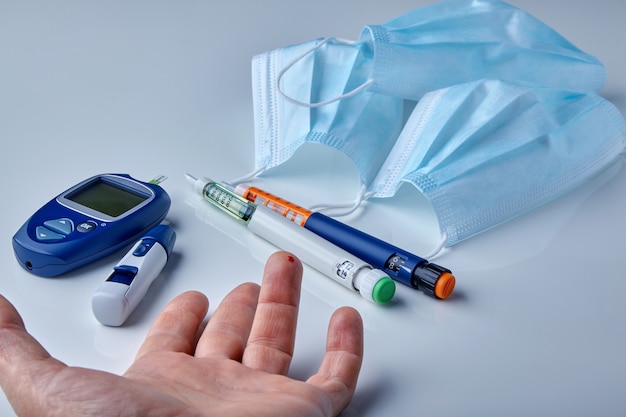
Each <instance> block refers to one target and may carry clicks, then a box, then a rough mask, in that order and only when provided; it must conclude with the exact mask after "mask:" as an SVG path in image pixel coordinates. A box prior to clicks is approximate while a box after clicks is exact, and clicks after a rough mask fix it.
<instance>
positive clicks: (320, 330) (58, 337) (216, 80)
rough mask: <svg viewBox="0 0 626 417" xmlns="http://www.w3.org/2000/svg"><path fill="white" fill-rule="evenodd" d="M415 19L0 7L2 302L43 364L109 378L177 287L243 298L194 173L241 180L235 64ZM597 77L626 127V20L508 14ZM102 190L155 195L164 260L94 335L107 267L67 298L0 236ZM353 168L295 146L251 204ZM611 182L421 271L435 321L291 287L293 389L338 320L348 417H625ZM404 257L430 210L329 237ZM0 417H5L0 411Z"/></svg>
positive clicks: (247, 167) (553, 12) (71, 285)
mask: <svg viewBox="0 0 626 417" xmlns="http://www.w3.org/2000/svg"><path fill="white" fill-rule="evenodd" d="M428 3H429V1H426V0H413V1H409V0H387V1H382V2H381V1H375V2H374V1H357V0H344V1H334V0H333V1H331V0H319V1H317V2H303V1H287V0H266V1H258V2H251V1H240V0H239V1H237V0H234V1H228V2H227V1H212V2H209V1H188V0H184V1H176V2H174V1H165V0H156V1H155V0H150V1H148V0H143V1H139V0H136V1H119V0H113V1H106V2H103V1H78V0H76V1H69V0H58V1H54V2H52V1H43V0H41V1H10V0H0V138H1V146H2V150H1V151H0V178H1V179H2V182H1V185H0V187H1V190H2V196H3V197H2V201H3V203H2V206H3V208H2V222H0V257H1V258H0V259H1V261H2V262H1V264H2V265H3V266H4V271H3V272H2V274H0V292H1V293H2V294H3V295H5V296H6V297H7V298H9V299H10V300H11V301H12V302H13V303H14V304H15V305H16V306H17V308H18V309H19V310H20V312H21V313H22V315H23V317H24V320H25V321H26V324H27V327H28V329H29V330H30V331H31V332H32V334H33V335H35V337H37V338H38V339H39V340H40V341H41V342H42V343H43V344H44V346H45V347H46V348H47V349H49V351H50V353H51V354H52V355H54V356H56V357H58V358H59V359H61V360H62V361H64V362H66V363H68V364H70V365H75V366H83V367H91V368H98V369H103V370H107V371H110V372H115V373H122V372H123V371H124V370H125V369H126V367H127V366H128V365H129V364H130V362H131V361H132V358H133V356H134V354H135V352H136V350H137V348H138V346H139V345H140V343H141V341H142V340H143V337H144V335H145V333H146V331H147V328H148V326H149V325H150V323H151V322H152V320H153V319H154V317H155V316H156V315H157V313H158V311H159V310H160V309H161V308H162V307H163V306H164V305H165V304H166V303H167V302H168V301H169V300H170V299H171V298H173V297H174V296H175V295H177V294H179V293H181V292H183V291H185V290H189V289H196V290H200V291H203V292H205V293H206V294H207V295H208V296H209V297H210V299H211V300H212V308H214V307H215V306H216V305H217V304H218V303H219V301H220V299H221V298H222V297H223V296H224V295H225V294H226V292H228V291H229V290H230V289H232V288H233V287H234V286H235V285H236V284H238V283H240V282H244V281H257V282H258V281H259V280H260V277H261V271H262V268H263V263H264V261H265V259H266V258H267V256H268V255H269V254H270V253H271V252H272V251H273V250H274V248H273V247H271V246H270V245H268V244H266V243H264V242H263V241H262V240H260V239H259V238H257V237H255V236H252V235H250V234H248V233H247V231H246V230H245V229H243V228H240V227H237V225H235V224H234V223H233V222H232V221H231V220H230V219H228V218H226V216H221V215H218V216H214V215H213V214H212V213H214V212H211V211H208V210H207V209H206V206H205V205H204V203H203V202H201V201H199V200H198V199H197V198H196V196H194V195H192V193H191V191H190V190H189V188H188V187H187V184H186V183H185V180H184V174H185V173H186V172H190V173H192V174H194V175H197V176H209V177H213V178H215V179H218V180H222V179H223V180H229V179H232V178H235V177H239V176H241V175H244V174H246V173H248V172H250V171H251V170H252V169H253V167H254V166H253V165H254V163H253V158H254V148H253V118H252V100H251V86H250V60H251V58H252V56H253V55H254V54H256V53H261V52H263V51H266V50H269V49H273V48H278V47H281V46H285V45H288V44H292V43H297V42H303V41H307V40H310V39H312V38H315V37H318V36H336V37H342V38H347V39H355V38H356V37H357V36H358V34H359V32H360V30H361V28H362V27H363V26H364V25H366V24H377V23H384V22H386V21H387V20H389V19H391V18H393V17H396V16H398V15H400V14H402V13H405V12H407V11H409V10H411V9H413V8H416V7H419V6H421V5H425V4H428ZM512 3H513V4H514V5H516V6H518V7H520V8H522V9H525V10H527V11H529V12H530V13H532V14H533V15H535V16H536V17H538V18H539V19H541V20H542V21H544V22H545V23H547V24H548V25H550V26H552V27H553V28H555V29H556V30H557V31H559V32H560V33H561V34H563V35H564V36H565V37H566V38H568V39H569V40H570V41H572V42H573V43H574V44H576V45H577V46H578V47H580V48H581V49H583V50H585V51H586V52H589V53H591V54H593V55H595V56H596V57H598V58H599V59H600V60H601V61H602V62H603V63H604V64H605V65H606V67H607V72H608V78H607V83H606V87H605V89H604V90H603V91H602V94H603V95H604V96H605V97H606V98H608V99H609V100H611V101H612V102H613V103H614V104H616V105H617V106H618V107H619V109H620V110H621V112H622V114H626V78H625V75H624V74H626V53H625V52H626V49H625V47H624V42H625V41H626V26H624V24H623V20H624V17H626V3H624V2H622V1H621V0H613V1H612V0H603V1H593V2H592V1H580V0H555V1H531V0H514V1H512ZM103 172H120V173H129V174H131V175H132V176H134V177H135V178H139V179H143V180H148V179H150V178H152V177H154V176H155V175H157V174H165V175H167V176H168V177H169V179H168V180H167V181H166V182H165V183H164V185H163V186H164V188H165V189H166V190H167V191H168V193H169V194H170V196H171V197H172V200H173V203H172V208H171V210H170V214H169V215H168V219H169V220H170V221H171V222H172V224H173V225H174V227H175V228H176V231H177V234H178V240H177V242H176V247H175V255H174V256H173V258H172V259H171V261H170V263H169V264H168V265H167V267H166V269H165V270H164V272H163V273H162V275H161V276H160V278H159V279H158V280H157V281H156V282H155V284H154V285H153V286H152V287H151V289H150V291H149V293H148V295H147V297H146V298H145V299H144V302H143V303H142V304H141V305H140V307H139V308H138V309H137V310H136V311H135V313H134V314H133V315H132V316H131V317H130V319H129V321H128V322H127V324H126V325H125V326H123V327H120V328H106V327H104V326H102V325H100V324H99V323H98V322H97V321H96V320H95V318H94V317H93V315H92V313H91V309H90V299H91V294H92V293H93V291H94V290H95V288H96V287H97V286H98V284H99V283H100V282H101V281H102V280H103V279H105V278H106V276H107V274H108V272H109V269H110V268H111V267H112V266H113V265H114V264H115V262H116V261H117V260H118V259H119V258H120V257H121V255H122V254H116V255H113V256H109V257H107V258H105V259H103V260H101V261H99V262H97V263H95V264H93V265H90V266H88V267H85V268H82V269H80V270H77V271H75V272H73V273H70V274H68V275H66V276H63V277H61V278H54V279H46V278H40V277H36V276H33V275H30V274H28V273H27V272H25V271H24V270H22V269H21V268H20V267H19V266H18V264H17V262H16V261H15V258H14V256H13V251H12V248H11V237H12V236H13V234H14V233H15V232H16V231H17V229H18V228H19V227H20V225H21V224H22V223H23V222H24V221H25V220H26V219H27V218H28V216H29V215H30V214H31V213H32V212H34V211H35V210H36V209H37V208H39V207H40V206H41V205H42V204H44V203H45V202H47V201H48V200H49V199H50V198H52V197H54V196H55V195H56V194H58V193H59V192H61V191H63V190H64V189H66V188H67V187H69V186H70V185H73V184H75V183H76V182H78V181H80V180H82V179H84V178H86V177H88V176H91V175H94V174H98V173H103ZM357 183H358V182H357V178H356V172H355V170H354V169H353V168H352V167H351V166H350V164H349V163H347V162H346V160H345V159H344V158H343V157H342V156H339V155H337V154H334V153H331V152H329V151H327V150H325V149H319V148H315V147H304V148H302V149H301V150H300V151H299V152H298V153H297V154H296V155H295V156H294V158H293V159H292V160H290V161H289V162H288V163H287V164H285V165H284V166H282V167H280V168H278V169H276V170H274V171H272V172H270V173H269V174H268V175H266V176H265V177H264V178H263V179H261V180H259V182H257V184H258V185H260V186H262V187H264V188H266V189H269V190H271V191H273V192H275V193H277V194H280V195H282V196H284V197H286V198H288V199H290V200H292V201H294V202H297V203H299V204H301V205H309V204H313V203H319V202H326V201H333V200H335V201H345V200H347V199H350V198H352V197H353V196H354V195H355V194H356V192H357V188H358V186H357ZM625 185H626V172H624V170H623V169H622V168H621V165H619V166H615V167H613V168H612V169H611V170H609V171H607V172H606V173H605V174H604V175H602V176H600V177H598V178H596V179H594V180H593V181H591V182H590V183H588V184H586V185H585V186H583V187H582V188H579V189H578V190H576V191H575V192H573V193H571V194H569V195H567V196H565V197H563V198H561V199H559V200H558V201H555V202H554V203H552V204H550V205H548V206H545V207H543V208H541V209H539V210H536V211H534V212H533V213H531V214H529V215H526V216H524V217H522V218H519V219H517V220H515V221H513V222H510V223H508V224H506V225H503V226H500V227H498V228H496V229H493V230H491V231H489V232H486V233H484V234H482V235H480V236H477V237H474V238H472V239H470V240H468V241H466V242H463V243H461V244H459V245H457V246H455V247H453V248H452V249H450V250H448V251H446V252H445V253H443V254H442V255H441V256H440V257H439V258H437V259H436V262H437V263H440V264H442V265H444V266H447V267H449V268H451V269H452V270H453V272H454V273H455V275H456V276H457V288H456V290H455V293H454V294H453V296H451V297H450V298H449V299H448V300H446V301H437V300H433V299H430V298H428V297H427V296H425V295H423V294H422V293H420V292H417V291H415V290H412V289H410V288H408V287H405V286H401V285H399V286H398V292H397V297H396V300H395V301H394V302H393V303H391V304H390V305H388V306H386V307H380V306H376V305H372V304H370V303H368V302H366V301H365V300H362V299H361V298H359V297H358V296H357V295H355V294H352V293H350V292H349V291H346V290H344V289H342V288H341V287H340V286H338V285H336V284H335V283H332V282H331V281H329V280H328V279H327V278H325V277H323V276H321V275H319V274H318V273H316V272H314V271H312V270H311V269H308V268H306V269H305V277H304V289H303V294H302V310H301V315H300V322H299V329H298V339H297V344H296V354H295V358H294V361H293V365H292V368H291V375H292V376H293V377H295V378H302V379H304V378H306V377H308V376H309V375H310V374H312V373H313V372H314V371H315V369H316V368H317V366H318V364H319V361H320V359H321V357H322V354H323V348H324V339H325V331H326V324H327V322H328V319H329V317H330V314H331V313H332V311H333V310H334V309H335V308H336V307H338V306H340V305H352V306H354V307H356V308H357V309H358V310H359V311H360V312H361V314H362V316H363V318H364V321H365V326H366V334H365V336H366V349H365V361H364V365H363V370H362V373H361V378H360V381H359V386H358V389H357V392H356V395H355V398H354V400H353V402H352V403H351V405H350V406H349V408H348V409H347V410H346V411H345V412H344V415H345V416H380V417H383V416H384V417H387V416H413V415H422V416H430V417H432V416H441V417H444V416H455V417H456V416H466V417H467V416H501V415H506V416H529V415H533V416H590V415H597V416H604V417H607V416H623V415H626V395H624V394H626V360H625V359H624V352H626V335H625V326H624V318H625V317H626V302H624V294H625V293H626V280H625V279H624V278H625V277H624V269H625V267H626V260H625V259H626V253H625V250H626V249H625V248H626V237H625V236H626V222H625V221H624V216H625V214H624V213H626V193H625V192H624V186H625ZM344 220H345V221H347V222H349V223H350V224H352V225H354V226H357V227H359V228H361V229H363V230H365V231H367V232H369V233H371V234H375V235H377V236H379V237H381V238H383V239H385V240H388V241H391V242H392V243H395V244H396V245H398V246H400V247H403V248H405V249H408V250H411V251H413V252H415V253H417V254H421V253H426V252H428V251H430V249H432V247H433V246H435V244H436V242H437V239H438V232H437V227H436V222H435V218H434V215H433V214H432V213H431V212H430V209H429V207H428V204H427V203H426V202H425V201H424V200H423V198H422V197H421V196H420V195H419V194H418V193H417V192H416V191H415V190H414V189H413V188H410V187H404V188H402V189H401V191H400V193H399V194H398V195H397V196H396V197H394V198H392V199H387V200H378V201H371V202H368V203H367V204H366V205H365V206H364V207H363V210H362V211H361V212H359V213H358V215H355V216H352V217H350V218H347V219H344ZM0 415H1V416H12V415H13V412H12V411H11V407H10V405H9V404H8V402H7V401H6V399H5V398H4V396H2V395H0Z"/></svg>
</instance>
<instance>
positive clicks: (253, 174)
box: [224, 166, 267, 188]
mask: <svg viewBox="0 0 626 417" xmlns="http://www.w3.org/2000/svg"><path fill="white" fill-rule="evenodd" d="M266 169H267V166H262V167H261V168H259V169H257V170H255V171H252V172H250V173H248V174H246V175H244V176H243V177H239V178H235V179H234V180H232V181H229V182H226V181H224V184H226V185H228V186H230V187H233V188H235V187H236V186H238V185H239V184H242V183H244V182H248V181H250V180H252V179H254V178H256V177H258V176H259V175H261V174H262V173H263V172H265V170H266Z"/></svg>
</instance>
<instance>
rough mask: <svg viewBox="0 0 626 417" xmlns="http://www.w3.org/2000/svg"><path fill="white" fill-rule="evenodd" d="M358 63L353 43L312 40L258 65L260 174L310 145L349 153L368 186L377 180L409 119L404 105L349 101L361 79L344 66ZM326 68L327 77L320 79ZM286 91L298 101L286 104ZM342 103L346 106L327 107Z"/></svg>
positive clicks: (372, 98)
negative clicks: (315, 144) (350, 91)
mask: <svg viewBox="0 0 626 417" xmlns="http://www.w3.org/2000/svg"><path fill="white" fill-rule="evenodd" d="M359 55H360V51H359V50H358V49H355V48H353V47H352V46H351V45H350V44H349V43H344V42H341V41H333V42H329V41H328V40H325V41H322V40H314V41H311V42H306V43H303V44H300V45H293V46H290V47H286V48H281V49H277V50H273V51H270V52H267V53H265V54H261V55H257V56H255V57H254V59H253V61H252V68H253V78H252V84H253V103H254V123H255V163H256V168H257V169H259V170H261V171H262V170H265V169H268V168H272V167H274V166H277V165H280V164H281V163H283V162H285V161H286V160H287V159H289V158H290V157H291V156H292V155H293V154H294V152H295V151H296V150H297V148H298V147H299V146H300V145H302V144H303V143H305V142H310V143H320V144H323V145H327V146H330V147H332V148H334V149H337V150H338V151H340V152H342V153H344V154H345V155H347V156H348V157H349V158H350V159H351V160H352V161H353V162H354V164H355V166H356V167H357V170H358V172H359V175H360V177H361V178H362V179H363V180H364V181H367V182H371V181H372V180H373V179H374V177H375V176H376V174H377V172H378V171H379V169H380V167H381V166H382V163H383V162H384V160H385V157H386V155H387V154H388V153H389V152H390V151H391V148H392V147H393V145H394V143H395V140H396V139H397V137H398V134H399V133H400V130H401V129H402V126H403V123H404V121H405V119H406V117H405V116H404V114H405V111H404V106H405V101H404V100H402V99H400V98H397V97H392V96H385V95H381V94H374V93H371V92H369V91H360V92H359V94H356V93H354V92H353V93H348V94H344V92H345V91H346V90H349V89H351V86H352V85H353V82H354V81H353V79H354V75H355V73H358V71H355V70H354V68H352V67H349V68H346V67H345V63H346V62H353V63H355V62H362V59H361V58H360V57H359ZM321 67H324V69H325V72H324V74H322V75H318V72H319V71H320V69H321ZM286 68H290V69H291V71H285V69H286ZM330 69H332V70H330ZM324 75H328V78H326V77H325V76H324ZM278 83H280V88H279V85H278ZM283 90H284V91H289V92H290V94H291V95H292V98H291V99H285V97H284V93H283ZM337 95H344V98H343V99H342V100H332V101H331V102H328V101H327V99H328V98H331V97H336V96H337Z"/></svg>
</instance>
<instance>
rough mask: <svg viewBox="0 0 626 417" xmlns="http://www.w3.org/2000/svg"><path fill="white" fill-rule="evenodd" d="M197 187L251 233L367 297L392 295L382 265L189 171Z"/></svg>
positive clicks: (376, 300) (381, 300)
mask: <svg viewBox="0 0 626 417" xmlns="http://www.w3.org/2000/svg"><path fill="white" fill-rule="evenodd" d="M187 180H188V181H189V182H190V183H191V184H192V185H193V187H194V191H195V192H197V193H199V194H200V195H202V196H203V197H204V198H205V200H207V201H208V202H209V203H211V204H213V205H214V206H216V207H218V208H219V209H220V210H222V211H224V212H226V213H228V214H230V215H231V216H233V217H234V218H235V219H237V220H239V221H241V222H243V223H245V224H246V226H247V227H248V230H250V231H251V232H252V233H255V234H256V235H258V236H260V237H262V238H263V239H265V240H267V241H268V242H270V243H272V244H274V245H276V246H277V247H279V248H281V249H283V250H286V251H290V252H292V253H293V254H294V255H296V256H297V257H298V258H300V260H302V262H304V263H305V264H307V265H309V266H310V267H312V268H314V269H316V270H317V271H319V272H321V273H323V274H325V275H326V276H327V277H329V278H331V279H332V280H334V281H335V282H337V283H339V284H341V285H342V286H344V287H346V288H348V289H349V290H351V291H353V292H356V293H358V294H360V295H361V296H362V297H363V298H365V299H366V300H368V301H372V302H374V303H377V304H385V303H387V302H389V301H391V299H392V298H393V296H394V294H395V292H396V284H395V283H394V281H393V280H392V279H391V278H389V276H388V275H387V274H386V273H384V272H383V271H381V270H379V269H375V268H372V267H371V266H370V265H369V264H367V263H366V262H364V261H363V260H361V259H358V257H356V256H354V255H352V254H350V253H348V252H347V251H345V250H344V249H341V248H340V247H337V246H336V245H334V244H332V243H331V242H329V241H327V240H326V239H324V238H322V237H320V236H318V235H316V234H315V233H313V232H310V231H308V230H306V229H303V228H302V227H299V226H297V225H295V224H293V223H292V222H290V221H287V220H285V219H284V218H281V217H280V216H278V215H276V214H274V213H273V212H272V211H271V210H270V209H269V208H267V207H265V206H262V205H260V206H259V205H257V204H255V203H253V202H251V201H248V200H246V199H245V198H243V197H241V196H239V195H237V194H235V193H234V192H233V191H231V190H229V189H228V188H226V187H224V186H222V185H220V184H218V183H216V182H215V181H212V180H210V179H207V178H201V179H197V178H195V177H193V176H191V175H189V174H187Z"/></svg>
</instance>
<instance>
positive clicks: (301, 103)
mask: <svg viewBox="0 0 626 417" xmlns="http://www.w3.org/2000/svg"><path fill="white" fill-rule="evenodd" d="M333 39H334V40H336V41H337V42H338V43H340V44H345V45H350V44H352V42H350V41H342V40H339V39H335V38H324V39H323V40H322V41H321V42H320V43H318V44H317V45H315V46H314V47H312V48H310V49H309V50H308V51H306V52H304V53H303V54H301V55H300V56H298V57H296V58H295V59H293V60H292V61H291V62H289V63H288V64H287V65H286V66H285V67H284V68H283V69H282V70H280V72H279V73H278V77H277V78H276V90H277V91H278V93H279V94H280V95H281V96H282V97H283V98H284V99H285V100H287V101H288V102H290V103H292V104H295V105H298V106H302V107H309V108H316V107H321V106H325V105H327V104H331V103H334V102H336V101H339V100H343V99H345V98H350V97H353V96H355V95H357V94H358V93H360V92H361V91H363V90H365V89H366V88H367V87H369V86H370V85H372V84H373V83H374V80H371V79H370V80H367V81H365V82H364V83H363V84H361V85H360V86H358V87H356V88H354V89H352V90H350V91H348V92H347V93H344V94H342V95H340V96H337V97H335V98H332V99H330V100H326V101H319V102H316V103H306V102H304V101H300V100H296V99H295V98H293V97H290V96H288V95H287V93H285V92H284V91H283V90H282V89H281V87H280V84H281V83H280V81H281V80H282V78H283V75H285V73H286V72H287V71H289V70H290V69H291V68H292V67H293V66H294V65H296V64H297V63H298V62H300V61H301V60H302V59H303V58H304V57H305V56H307V55H309V54H310V53H313V52H315V51H316V50H317V49H319V48H321V47H322V46H324V45H325V44H327V43H328V42H329V41H331V40H333Z"/></svg>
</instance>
